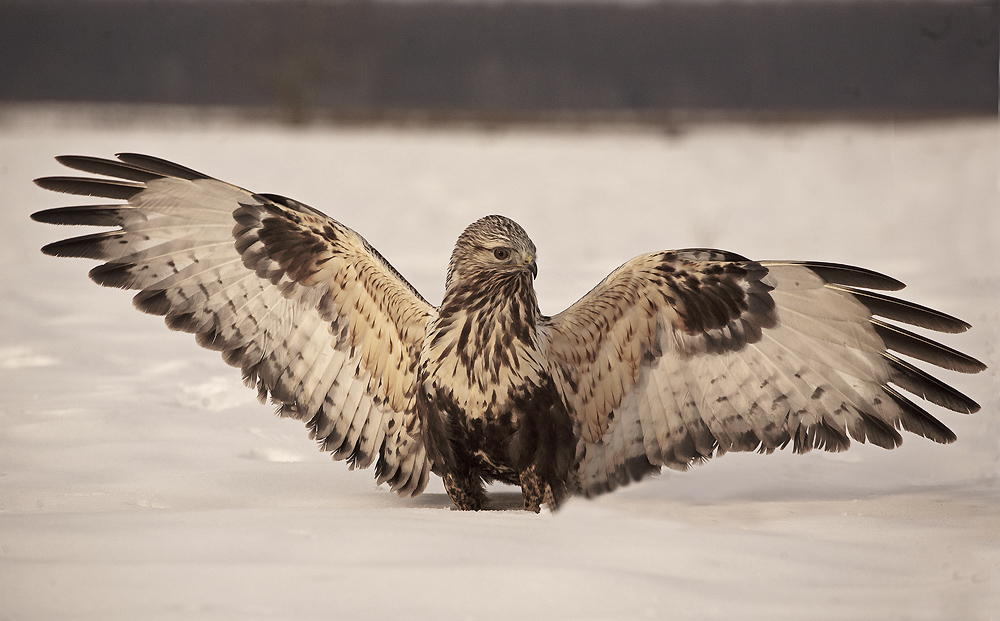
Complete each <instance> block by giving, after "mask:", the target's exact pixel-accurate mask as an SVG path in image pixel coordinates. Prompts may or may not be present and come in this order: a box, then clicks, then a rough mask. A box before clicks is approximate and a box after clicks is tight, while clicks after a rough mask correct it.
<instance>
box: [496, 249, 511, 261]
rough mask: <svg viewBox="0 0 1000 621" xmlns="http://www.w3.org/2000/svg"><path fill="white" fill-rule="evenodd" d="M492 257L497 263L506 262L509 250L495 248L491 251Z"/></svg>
mask: <svg viewBox="0 0 1000 621" xmlns="http://www.w3.org/2000/svg"><path fill="white" fill-rule="evenodd" d="M493 256H494V257H496V259H497V261H506V260H507V259H509V258H510V250H507V249H506V248H497V249H496V250H494V251H493Z"/></svg>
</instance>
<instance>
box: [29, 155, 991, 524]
mask: <svg viewBox="0 0 1000 621" xmlns="http://www.w3.org/2000/svg"><path fill="white" fill-rule="evenodd" d="M57 159H58V160H59V161H60V162H61V163H63V164H65V165H66V166H68V167H70V168H74V169H77V170H80V171H83V172H86V173H92V174H94V175H100V176H102V177H104V178H98V177H46V178H42V179H39V180H37V183H38V184H39V185H40V186H42V187H43V188H47V189H50V190H54V191H58V192H65V193H69V194H81V195H88V196H99V197H104V198H109V199H114V200H117V201H125V202H123V203H117V204H104V205H94V206H82V207H64V208H58V209H49V210H46V211H41V212H38V213H36V214H34V215H33V216H32V217H33V218H34V219H35V220H38V221H41V222H48V223H52V224H83V225H93V226H110V227H117V228H115V229H114V230H112V231H107V232H100V233H94V234H90V235H84V236H82V237H76V238H72V239H67V240H64V241H61V242H56V243H53V244H50V245H48V246H46V247H45V248H43V251H44V252H45V253H47V254H51V255H54V256H73V257H87V258H92V259H97V260H100V261H103V262H104V263H102V264H101V265H98V266H97V267H95V268H94V269H93V270H91V272H90V275H91V278H93V279H94V280H95V281H96V282H97V283H99V284H101V285H105V286H110V287H121V288H126V289H135V290H138V291H139V293H138V294H137V295H136V296H135V300H134V301H135V305H136V307H137V308H139V309H140V310H142V311H144V312H148V313H152V314H157V315H162V316H164V317H165V320H166V323H167V325H168V326H169V327H170V328H172V329H175V330H183V331H186V332H191V333H193V334H194V335H195V337H196V340H197V342H198V343H199V344H200V345H202V346H204V347H207V348H210V349H214V350H217V351H220V352H221V353H222V356H223V359H224V360H225V361H226V362H227V363H229V364H231V365H233V366H237V367H240V368H241V369H242V372H243V377H244V380H245V381H246V383H247V384H248V385H250V386H252V387H254V388H256V389H257V391H258V396H259V398H260V399H261V400H262V401H263V400H265V399H267V398H270V399H271V400H272V401H273V402H275V403H276V404H278V405H279V406H280V407H279V413H280V414H281V415H282V416H288V417H293V418H298V419H300V420H302V421H303V422H305V423H306V425H307V426H308V428H309V430H310V435H311V436H312V437H313V438H314V439H316V440H317V442H319V443H320V446H321V447H322V448H323V449H324V450H328V451H331V452H332V453H333V457H334V458H335V459H347V460H348V461H349V463H350V464H351V465H352V467H353V466H357V467H361V468H365V467H368V466H370V465H372V464H374V465H375V471H376V476H377V477H378V479H379V481H380V482H385V483H388V484H389V486H390V487H391V489H393V490H394V491H396V492H398V493H400V494H409V495H416V494H419V493H420V492H421V491H422V490H423V489H424V487H425V485H426V483H427V481H428V476H429V474H430V473H431V472H434V473H436V474H438V475H439V476H441V477H442V478H443V479H444V482H445V487H446V489H447V491H448V493H449V495H450V496H451V498H452V500H454V502H455V503H456V505H457V506H458V507H459V508H460V509H480V508H482V507H483V506H484V503H485V502H486V500H487V499H486V497H485V494H484V491H483V490H484V487H483V485H484V482H488V481H494V480H496V481H501V482H504V483H508V484H512V485H519V486H520V487H521V489H522V492H523V496H524V506H525V508H526V509H529V510H534V511H538V510H539V508H540V507H541V505H542V504H545V505H547V506H549V507H550V508H552V509H555V508H556V507H558V506H559V504H560V503H562V502H563V501H564V500H565V499H566V498H567V497H569V496H571V495H574V494H580V495H584V496H593V495H595V494H600V493H603V492H606V491H609V490H612V489H615V488H616V487H618V486H620V485H624V484H627V483H629V482H631V481H635V480H638V479H640V478H642V477H643V476H645V475H647V474H650V473H653V472H657V471H658V470H659V469H660V467H662V466H668V467H671V468H677V469H685V468H687V467H689V466H690V465H692V464H695V463H699V462H702V461H704V460H707V459H709V458H710V457H712V456H714V455H721V454H723V453H725V452H727V451H753V450H756V451H760V452H765V453H767V452H771V451H774V450H775V449H779V448H783V447H785V446H787V445H789V444H791V445H792V448H793V450H795V451H796V452H805V451H808V450H811V449H813V448H820V449H824V450H834V451H836V450H844V449H846V448H847V447H848V446H849V445H850V442H851V440H852V439H853V440H856V441H859V442H872V443H874V444H877V445H879V446H882V447H885V448H893V447H895V446H898V445H899V444H900V442H901V441H902V437H901V436H900V434H899V432H898V431H899V430H906V431H911V432H913V433H916V434H918V435H922V436H924V437H927V438H929V439H931V440H934V441H936V442H951V441H952V440H954V439H955V436H954V434H952V432H951V431H950V430H949V429H948V428H947V427H946V426H945V425H944V424H942V423H941V422H939V421H938V420H937V419H936V418H934V417H933V416H932V415H931V414H930V413H928V412H927V411H926V410H925V409H924V408H923V407H922V406H920V405H917V404H916V403H914V402H913V401H912V400H910V399H909V398H908V397H906V396H904V394H903V391H905V392H909V393H911V394H913V395H915V396H916V397H918V398H920V399H923V400H926V401H928V402H930V403H932V404H935V405H937V406H941V407H943V408H946V409H950V410H953V411H957V412H965V413H971V412H975V411H977V410H978V409H979V406H978V405H977V404H976V403H975V401H973V400H972V399H970V398H968V397H967V396H965V395H963V394H962V393H960V392H958V391H957V390H955V389H954V388H952V387H950V386H948V385H947V384H946V383H944V382H943V381H941V380H939V379H937V378H935V377H933V376H931V375H930V374H928V373H926V372H925V371H922V370H920V369H918V368H917V367H915V366H914V365H912V364H910V363H909V362H907V361H906V360H905V359H904V358H902V357H901V356H908V357H911V358H916V359H919V360H922V361H925V362H928V363H930V364H933V365H936V366H938V367H942V368H944V369H949V370H952V371H958V372H963V373H975V372H978V371H981V370H983V369H984V368H985V367H984V365H983V364H982V363H980V362H979V361H977V360H975V359H973V358H970V357H969V356H967V355H965V354H962V353H960V352H957V351H955V350H953V349H950V348H948V347H946V346H944V345H942V344H940V343H937V342H935V341H933V340H931V339H928V338H926V337H923V336H919V335H916V334H914V333H912V332H909V331H908V330H906V329H904V328H902V327H900V326H899V325H897V323H894V322H900V323H906V324H912V325H917V326H920V327H923V328H926V329H929V330H935V331H938V332H946V333H948V332H951V333H954V332H962V331H964V330H966V329H967V328H968V327H969V326H968V324H966V323H965V322H962V321H960V320H958V319H955V318H954V317H951V316H950V315H946V314H944V313H941V312H939V311H935V310H932V309H929V308H926V307H923V306H920V305H917V304H913V303H910V302H905V301H902V300H898V299H896V298H893V297H890V296H888V295H885V294H883V293H879V291H885V290H889V291H892V290H898V289H901V288H902V287H903V285H902V283H900V282H898V281H896V280H894V279H892V278H889V277H887V276H883V275H881V274H878V273H875V272H872V271H869V270H865V269H861V268H855V267H850V266H845V265H838V264H829V263H816V262H788V261H751V260H749V259H746V258H745V257H741V256H739V255H736V254H733V253H728V252H723V251H719V250H703V249H693V250H678V251H669V252H657V253H650V254H645V255H641V256H639V257H636V258H634V259H632V260H630V261H628V262H626V263H625V264H623V265H622V266H621V267H619V268H618V269H617V270H615V271H614V272H612V273H611V274H610V275H609V276H608V277H607V278H606V279H604V281H602V282H601V283H600V284H598V285H597V286H596V287H595V288H594V289H593V290H592V291H590V293H588V294H587V295H585V296H584V297H583V298H582V299H581V300H580V301H578V302H577V303H576V304H574V305H573V306H571V307H570V308H568V309H567V310H565V311H563V312H562V313H559V314H558V315H555V316H553V317H545V316H543V315H541V313H540V312H539V310H538V302H537V299H536V297H535V292H534V288H533V283H532V280H533V278H534V276H535V275H536V273H537V267H536V250H535V246H534V244H533V243H532V242H531V240H530V239H529V238H528V236H527V234H526V233H525V231H524V229H522V228H521V227H520V226H519V225H518V224H516V223H515V222H513V221H512V220H509V219H508V218H504V217H502V216H488V217H486V218H482V219H480V220H478V221H477V222H475V223H473V224H472V225H470V226H469V227H468V228H467V229H466V230H465V231H464V232H463V233H462V234H461V236H460V237H459V239H458V241H457V243H456V245H455V249H454V252H453V253H452V256H451V261H450V262H449V265H448V270H447V277H446V290H445V296H444V300H443V301H442V303H441V305H440V306H439V307H438V308H434V307H433V306H431V305H430V304H429V303H428V302H426V301H425V300H424V299H423V298H422V297H421V296H420V294H419V293H417V292H416V290H414V289H413V287H411V286H410V285H409V283H407V282H406V280H405V279H403V277H402V276H401V275H400V274H399V273H398V272H396V270H395V269H393V268H392V266H390V265H389V263H388V262H387V261H385V259H383V258H382V256H381V255H380V254H379V253H378V252H377V251H375V249H373V248H372V247H371V246H370V245H369V244H368V243H367V242H366V241H365V240H364V239H363V238H362V237H361V236H360V235H358V234H357V233H355V232H354V231H352V230H351V229H349V228H347V227H345V226H344V225H342V224H340V223H339V222H337V221H335V220H333V219H331V218H329V217H327V216H325V215H323V214H322V213H320V212H319V211H316V210H315V209H312V208H311V207H308V206H306V205H303V204H301V203H298V202H296V201H294V200H291V199H287V198H284V197H281V196H277V195H272V194H254V193H252V192H248V191H246V190H243V189H241V188H238V187H235V186H232V185H230V184H227V183H224V182H221V181H218V180H216V179H213V178H211V177H208V176H206V175H203V174H201V173H198V172H196V171H193V170H191V169H188V168H185V167H182V166H179V165H177V164H173V163H170V162H166V161H164V160H160V159H157V158H153V157H149V156H144V155H136V154H121V155H119V156H118V159H117V160H106V159H100V158H92V157H80V156H65V157H60V158H57Z"/></svg>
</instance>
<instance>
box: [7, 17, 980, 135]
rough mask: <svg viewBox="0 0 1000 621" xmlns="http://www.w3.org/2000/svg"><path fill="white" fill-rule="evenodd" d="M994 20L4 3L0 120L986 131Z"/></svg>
mask: <svg viewBox="0 0 1000 621" xmlns="http://www.w3.org/2000/svg"><path fill="white" fill-rule="evenodd" d="M998 22H1000V20H998V2H997V1H996V0H947V1H941V2H928V1H925V0H915V1H909V0H889V1H863V2H857V1H831V0H793V1H783V2H782V1H774V2H772V1H760V0H727V1H690V0H689V1H668V2H642V1H636V0H619V1H615V0H580V1H572V2H565V1H558V0H553V1H536V2H523V1H521V2H498V1H493V0H456V1H452V2H449V1H427V2H424V1H402V0H400V1H385V2H373V1H367V0H345V1H327V0H312V1H302V0H285V1H281V0H154V1H146V0H2V1H0V101H5V102H40V101H47V102H65V101H87V102H115V103H128V104H192V105H197V106H227V107H233V108H235V109H237V110H239V111H241V112H245V113H248V114H254V115H263V116H276V117H278V118H280V119H282V120H285V121H289V122H304V121H309V120H315V119H332V120H349V121H350V120H354V121H358V120H372V119H374V120H380V119H387V118H388V119H406V120H425V121H448V120H455V119H458V120H462V121H470V120H472V121H482V122H486V123H494V122H508V121H515V122H525V121H526V122H532V121H538V120H543V121H545V120H560V121H563V120H571V121H588V120H601V121H606V120H612V121H614V120H620V119H623V118H625V119H628V120H639V121H643V122H652V123H668V124H669V123H671V122H674V121H677V120H678V119H680V120H683V119H685V118H689V117H691V116H692V115H693V116H696V117H700V116H705V115H708V116H710V117H712V118H717V117H719V116H729V117H732V116H736V117H738V118H746V117H756V116H761V115H764V116H770V117H775V116H777V117H787V116H789V115H795V116H798V117H803V116H805V117H807V118H816V117H828V116H834V117H838V118H844V117H856V116H862V117H871V116H873V115H874V116H877V117H885V116H890V115H895V116H905V117H914V116H917V117H924V116H937V117H940V116H948V115H989V114H993V115H995V114H996V112H997V73H998V71H997V67H998V41H997V28H998Z"/></svg>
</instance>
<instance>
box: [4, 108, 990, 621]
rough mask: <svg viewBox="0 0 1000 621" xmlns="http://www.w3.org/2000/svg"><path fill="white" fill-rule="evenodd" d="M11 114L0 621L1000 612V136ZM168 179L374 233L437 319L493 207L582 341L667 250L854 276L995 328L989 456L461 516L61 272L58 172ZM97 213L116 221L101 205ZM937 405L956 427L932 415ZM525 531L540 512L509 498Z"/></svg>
mask: <svg viewBox="0 0 1000 621" xmlns="http://www.w3.org/2000/svg"><path fill="white" fill-rule="evenodd" d="M108 118H109V116H108V115H106V114H105V115H103V116H102V117H101V118H100V119H95V118H94V117H92V116H90V115H88V114H83V113H72V112H71V113H69V114H67V113H66V110H56V111H51V110H49V111H46V110H37V111H31V110H23V109H21V110H5V111H3V112H2V114H0V190H2V192H0V196H2V199H0V200H2V205H0V269H2V276H0V390H2V398H0V620H6V619H130V620H133V619H384V618H390V617H391V616H393V615H398V618H406V619H453V618H455V619H460V618H461V619H515V618H516V619H548V618H565V619H635V618H669V619H943V618H950V619H988V618H1000V484H998V473H1000V462H998V457H1000V396H998V395H1000V376H998V374H997V371H996V369H997V368H998V367H1000V353H998V351H997V343H998V342H1000V339H998V337H1000V277H998V275H997V274H998V269H997V268H998V267H1000V259H998V257H1000V252H998V250H997V246H998V241H1000V208H998V201H997V170H998V131H997V124H996V122H990V121H986V120H978V121H977V120H968V121H953V122H940V123H934V124H919V123H910V124H896V125H895V126H894V125H892V124H849V123H843V124H841V123H837V124H818V125H770V126H755V125H740V124H720V125H701V126H693V127H691V128H688V129H687V130H686V131H685V132H682V133H680V134H674V133H670V134H668V133H660V132H657V131H654V130H650V129H638V128H631V129H629V128H619V129H607V128H606V129H598V130H592V131H583V132H573V131H562V130H557V129H553V130H548V131H527V130H525V131H478V130H473V129H468V130H462V129H446V130H442V129H437V130H434V129H413V128H411V129H405V128H402V129H401V128H317V127H308V128H301V129H289V128H283V127H275V126H258V125H250V124H244V123H238V122H226V121H214V122H211V123H192V122H189V121H182V120H176V119H171V118H168V117H165V116H163V115H150V116H148V117H141V116H140V117H132V120H130V121H129V122H127V123H118V122H113V121H109V120H108ZM119 151H138V152H147V153H151V154H154V155H159V156H161V157H166V158H168V159H173V160H175V161H179V162H181V163H183V164H186V165H188V166H191V167H193V168H196V169H199V170H202V171H204V172H207V173H209V174H212V175H214V176H217V177H220V178H222V179H225V180H227V181H231V182H234V183H237V184H239V185H242V186H244V187H248V188H251V189H254V190H257V191H264V192H275V193H279V194H284V195H287V196H291V197H294V198H297V199H299V200H301V201H304V202H306V203H308V204H311V205H313V206H314V207H317V208H319V209H321V210H323V211H325V212H327V213H328V214H330V215H331V216H333V217H335V218H337V219H339V220H341V221H343V222H345V223H346V224H348V225H349V226H352V227H353V228H355V229H356V230H358V231H359V232H361V233H362V234H363V235H365V236H366V237H367V238H368V240H369V241H370V242H371V243H372V244H373V245H374V246H375V247H376V248H378V249H379V250H380V251H381V252H382V253H383V254H384V255H385V256H386V257H387V258H388V259H389V260H390V261H391V262H392V263H393V264H394V265H395V266H396V267H397V268H398V269H399V270H400V271H401V272H402V273H403V274H404V275H405V276H406V277H407V278H408V279H409V280H410V281H411V282H412V283H413V284H414V285H415V286H416V287H417V288H418V289H420V290H421V291H422V292H424V293H425V295H426V296H427V297H428V299H430V300H432V301H437V300H439V299H440V296H441V293H442V291H443V281H444V270H445V265H446V262H447V258H448V254H449V253H450V250H451V246H452V244H453V243H454V240H455V238H456V237H457V235H458V234H459V233H460V232H461V230H462V229H463V228H464V226H465V225H467V224H468V223H470V222H471V221H472V220H473V219H475V218H477V217H479V216H481V215H485V214H487V213H503V214H506V215H508V216H511V217H513V218H514V219H516V220H518V221H519V222H520V223H521V224H522V225H524V227H525V229H526V230H527V231H528V233H529V234H530V235H531V236H532V238H533V239H534V241H535V243H536V245H537V246H538V248H539V254H540V258H539V265H540V273H539V278H538V280H537V281H536V282H537V288H538V291H539V296H540V299H541V303H542V307H543V311H545V312H549V313H553V312H556V311H558V310H560V309H562V308H563V307H565V306H567V305H568V304H570V303H571V302H573V301H574V300H575V299H576V298H578V297H579V296H580V295H582V294H583V293H585V292H586V291H587V290H588V289H589V288H590V287H591V286H592V285H593V284H595V283H596V282H597V281H598V280H599V279H600V278H602V277H603V276H604V275H605V274H606V273H607V272H609V271H610V270H611V269H613V268H614V267H615V266H617V265H618V264H619V263H621V262H623V261H624V260H626V259H628V258H630V257H631V256H634V255H636V254H638V253H640V252H643V251H647V250H654V249H663V248H679V247H691V246H712V247H719V248H724V249H728V250H733V251H736V252H739V253H741V254H744V255H747V256H750V257H753V258H758V259H782V258H789V259H816V260H824V261H838V262H848V263H854V264H859V265H863V266H866V267H870V268H873V269H876V270H880V271H883V272H887V273H889V274H892V275H894V276H896V277H898V278H900V279H901V280H903V281H904V282H907V283H908V284H909V285H910V286H909V287H908V288H907V290H906V291H904V292H903V294H904V296H905V297H907V298H908V299H912V300H914V301H917V302H920V303H922V304H926V305H930V306H932V307H936V308H940V309H942V310H944V311H947V312H949V313H952V314H955V315H958V316H960V317H963V318H964V319H966V320H968V321H970V322H971V323H973V325H974V328H973V330H971V331H970V332H968V333H966V334H963V335H958V336H955V337H950V336H949V337H947V338H946V342H947V343H948V344H950V345H952V346H955V347H958V348H960V349H963V350H965V351H967V352H968V353H970V354H972V355H974V356H976V357H978V358H980V359H981V360H983V361H984V362H986V363H987V364H988V365H990V367H991V370H990V371H988V372H986V373H985V374H980V375H978V376H962V375H958V374H947V373H942V375H946V376H947V377H946V379H947V380H948V381H950V382H952V383H953V384H954V385H956V386H957V387H959V388H960V389H962V390H964V391H966V392H967V393H969V394H970V395H972V396H973V397H974V398H976V399H978V400H979V401H980V403H981V404H982V405H983V409H982V411H981V412H980V413H979V414H976V415H974V416H963V415H959V414H955V413H952V412H946V411H942V410H938V409H933V410H932V412H933V413H935V414H936V415H938V416H939V417H940V418H941V419H942V420H943V421H944V422H945V423H946V424H948V425H949V426H950V427H951V428H952V429H954V430H955V431H956V433H957V434H958V436H959V440H958V442H956V443H955V444H952V445H947V446H942V445H936V444H933V443H931V442H929V441H926V440H923V439H922V438H918V437H916V436H912V435H907V437H906V439H905V443H904V445H903V446H902V447H900V448H899V449H897V450H895V451H883V450H881V449H877V448H872V447H869V446H855V447H853V448H852V449H851V450H850V451H849V452H847V453H842V454H837V455H831V454H826V453H821V452H813V453H811V454H809V455H806V456H795V455H791V454H788V453H787V452H786V453H783V454H776V455H772V456H767V457H763V456H759V455H727V456H725V457H723V458H721V459H718V460H716V461H714V462H712V463H710V464H708V465H707V466H704V467H700V468H696V469H694V470H692V471H691V472H688V473H684V474H678V473H672V472H671V473H665V474H663V475H662V476H660V477H658V478H654V479H650V480H647V481H645V482H643V483H640V484H637V485H633V486H631V487H629V488H627V489H625V490H622V491H619V492H616V493H614V494H610V495H607V496H604V497H602V498H600V499H598V500H595V501H586V500H582V499H580V500H573V501H571V502H569V503H568V504H567V505H566V506H565V508H564V509H563V510H561V511H560V512H559V513H557V514H554V515H553V514H549V513H543V514H541V515H534V514H526V513H524V512H521V511H516V510H507V511H491V512H484V513H479V514H474V513H462V512H457V511H453V510H451V503H450V502H449V500H448V498H447V496H446V495H445V494H444V491H443V488H442V486H441V485H440V482H439V481H436V480H435V481H432V483H431V485H430V487H429V488H428V491H427V492H426V493H425V494H424V495H423V496H420V497H418V498H415V499H400V498H397V497H396V496H394V495H392V494H390V493H389V492H388V491H387V490H385V489H382V488H376V487H375V484H374V481H373V479H372V473H371V472H370V471H361V472H350V471H348V470H347V468H346V467H344V465H343V464H340V463H332V462H331V461H330V459H329V457H328V456H326V455H324V454H321V453H319V452H318V451H316V450H315V448H314V446H313V443H312V442H311V441H310V440H309V439H308V438H307V436H306V434H305V432H304V430H303V428H302V426H301V424H300V423H298V422H296V421H289V420H280V419H277V418H275V417H274V416H272V414H271V408H270V407H267V406H261V405H258V404H257V403H256V401H255V400H254V398H253V394H252V393H251V391H249V390H247V389H245V388H244V387H243V386H242V385H241V383H240V381H239V374H238V372H237V371H236V370H234V369H231V368H229V367H227V366H226V365H225V364H224V363H223V362H222V361H221V360H220V359H219V358H218V356H217V355H216V354H214V353H212V352H207V351H204V350H201V349H199V348H198V347H197V346H196V345H195V344H194V342H193V339H192V338H191V337H190V336H189V335H186V334H178V333H171V332H169V331H168V330H166V329H165V328H164V327H163V325H162V322H161V320H160V319H159V318H156V317H149V316H145V315H142V314H140V313H138V312H136V311H134V310H133V309H132V308H131V305H130V303H129V298H130V294H128V293H126V292H121V291H113V290H107V289H101V288H100V287H97V286H95V285H94V284H93V283H91V282H90V281H89V280H88V279H87V278H86V270H87V269H89V268H90V267H91V266H92V262H88V261H83V260H67V259H54V258H50V257H45V256H43V255H42V254H41V253H40V252H39V251H38V248H39V247H40V246H41V245H43V244H44V243H47V242H50V241H54V240H56V239H61V238H64V237H66V236H68V235H71V234H74V233H77V232H80V233H82V232H83V231H79V230H73V229H68V228H61V229H57V228H54V227H51V226H47V225H42V224H37V223H34V222H31V221H30V220H29V219H28V215H29V214H30V213H31V212H33V211H36V210H38V209H43V208H46V207H53V206H60V205H64V204H71V203H72V202H73V201H72V197H66V196H60V195H56V194H52V193H48V192H45V191H43V190H40V189H38V188H37V187H35V186H34V185H33V184H32V183H31V179H33V178H35V177H38V176H43V175H52V174H63V170H64V169H62V168H61V167H60V166H58V165H57V164H56V162H55V161H53V160H52V157H53V156H55V155H59V154H65V153H79V154H92V155H102V156H109V155H111V154H113V153H115V152H119ZM84 202H85V201H84ZM931 407H933V406H931ZM494 492H495V493H496V494H497V496H496V498H497V504H498V505H499V506H501V507H507V508H514V507H516V506H518V505H519V502H520V501H519V495H517V494H516V490H513V489H510V488H498V489H496V490H494Z"/></svg>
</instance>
